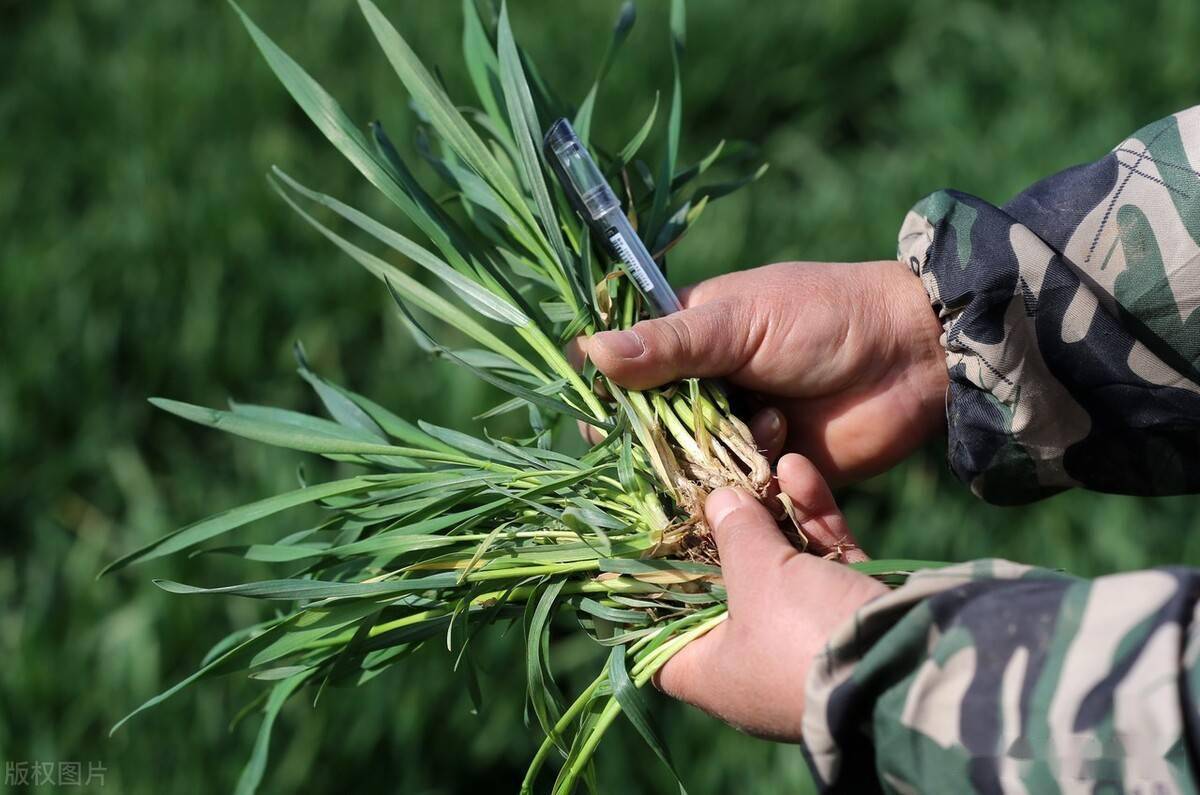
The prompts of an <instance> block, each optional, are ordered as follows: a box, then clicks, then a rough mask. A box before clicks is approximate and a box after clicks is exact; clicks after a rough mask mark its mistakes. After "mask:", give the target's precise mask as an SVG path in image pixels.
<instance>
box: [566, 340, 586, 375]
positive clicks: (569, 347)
mask: <svg viewBox="0 0 1200 795" xmlns="http://www.w3.org/2000/svg"><path fill="white" fill-rule="evenodd" d="M586 343H587V340H585V339H583V338H581V337H575V338H574V339H572V340H571V341H570V342H568V343H567V344H566V345H565V346H564V347H563V353H564V354H566V357H567V361H568V362H569V363H570V365H571V367H572V368H573V369H574V370H575V372H577V373H582V372H583V365H584V363H585V362H586V361H587V349H586V348H585V345H586Z"/></svg>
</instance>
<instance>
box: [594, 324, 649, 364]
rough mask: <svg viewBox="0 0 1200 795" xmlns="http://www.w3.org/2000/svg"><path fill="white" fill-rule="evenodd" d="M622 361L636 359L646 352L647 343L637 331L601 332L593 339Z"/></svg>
mask: <svg viewBox="0 0 1200 795" xmlns="http://www.w3.org/2000/svg"><path fill="white" fill-rule="evenodd" d="M592 341H593V342H598V343H600V344H601V345H603V346H604V347H605V348H607V349H608V350H609V352H610V353H612V354H614V355H616V356H619V357H621V358H622V359H636V358H637V357H639V356H641V355H642V354H643V353H645V352H646V343H644V342H643V341H642V338H641V337H640V336H639V335H638V333H637V332H636V331H601V332H600V333H599V334H597V335H595V336H594V337H593V338H592Z"/></svg>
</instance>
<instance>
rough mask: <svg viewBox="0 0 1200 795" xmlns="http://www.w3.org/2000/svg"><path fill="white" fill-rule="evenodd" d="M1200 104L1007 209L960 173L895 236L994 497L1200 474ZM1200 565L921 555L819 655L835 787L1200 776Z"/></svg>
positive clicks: (1148, 785)
mask: <svg viewBox="0 0 1200 795" xmlns="http://www.w3.org/2000/svg"><path fill="white" fill-rule="evenodd" d="M1198 168H1200V108H1193V109H1190V110H1187V111H1183V112H1181V113H1178V114H1175V115H1174V116H1171V117H1169V118H1166V119H1163V120H1161V121H1158V122H1155V123H1154V124H1151V125H1148V126H1147V127H1144V128H1143V129H1141V130H1139V131H1138V132H1136V133H1135V134H1134V135H1133V136H1132V137H1130V138H1129V139H1127V140H1126V141H1123V142H1122V143H1121V144H1120V145H1119V146H1118V147H1116V148H1115V149H1114V150H1113V151H1112V152H1110V153H1109V154H1108V155H1107V156H1106V157H1104V158H1103V159H1101V160H1099V161H1097V162H1095V163H1092V164H1090V165H1085V166H1078V167H1075V168H1071V169H1068V170H1066V171H1064V172H1062V173H1060V174H1057V175H1055V176H1053V177H1050V178H1049V179H1046V180H1044V181H1042V182H1040V183H1038V184H1036V185H1034V186H1033V187H1031V188H1029V189H1028V190H1027V191H1025V192H1024V193H1022V194H1020V195H1019V196H1017V197H1016V198H1015V199H1013V200H1012V201H1011V202H1009V203H1008V204H1007V205H1005V206H1004V207H1003V208H997V207H995V206H992V205H990V204H988V203H986V202H984V201H981V200H980V199H977V198H974V197H972V196H967V195H965V194H962V193H957V192H954V191H940V192H938V193H935V194H933V195H931V196H929V197H927V198H926V199H924V200H923V201H922V202H920V203H919V204H918V205H917V206H916V207H915V208H914V209H913V211H912V212H910V213H909V215H908V217H907V218H906V219H905V222H904V225H903V228H902V230H901V234H900V256H901V259H902V260H904V261H905V262H907V263H909V264H910V265H911V266H912V268H913V269H914V270H915V271H916V272H917V274H918V275H919V276H920V277H921V279H922V281H923V282H924V284H925V287H926V289H927V290H928V292H929V295H930V297H931V300H932V303H933V306H934V309H935V310H936V311H937V312H938V314H939V317H940V318H941V320H942V324H943V329H944V337H943V344H944V347H945V349H946V356H947V364H948V367H949V370H950V390H949V394H948V395H947V416H948V420H949V433H950V463H951V466H952V468H953V469H954V470H955V472H956V473H957V474H958V475H959V477H961V478H962V479H963V480H964V481H966V482H967V483H969V484H970V486H971V488H972V489H973V490H974V491H975V492H976V493H977V494H979V495H981V496H982V497H984V498H985V499H988V500H990V501H993V502H999V503H1015V502H1023V501H1028V500H1033V499H1037V498H1040V497H1044V496H1047V495H1049V494H1052V493H1054V492H1056V491H1061V490H1063V489H1066V488H1071V487H1073V486H1084V487H1087V488H1092V489H1099V490H1104V491H1115V492H1129V493H1139V494H1172V493H1183V492H1196V491H1200V377H1198V370H1197V365H1198V364H1200V314H1197V313H1196V312H1195V311H1194V310H1195V309H1196V305H1197V302H1200V170H1197V169H1198ZM1198 604H1200V570H1196V569H1160V570H1153V571H1142V572H1135V573H1129V574H1119V575H1114V576H1109V577H1101V578H1099V579H1096V580H1094V581H1092V580H1084V579H1078V578H1074V577H1069V576H1066V575H1062V574H1056V573H1053V572H1048V571H1044V570H1040V569H1032V568H1029V567H1026V566H1020V565H1017V564H1014V563H1008V562H1005V561H979V562H975V563H968V564H963V565H960V566H953V567H950V568H946V569H941V570H938V571H928V572H922V573H920V574H917V575H915V576H914V577H912V578H911V579H910V580H909V581H908V582H907V583H906V584H905V585H904V586H902V587H901V588H899V589H897V590H896V591H894V592H892V593H890V594H887V595H885V596H883V597H881V598H879V599H877V600H875V601H874V602H872V603H870V604H868V605H866V606H865V607H864V608H862V609H861V610H860V611H859V612H858V614H857V615H856V616H855V618H854V619H853V620H852V621H851V622H849V623H848V624H847V625H845V626H843V627H842V628H841V629H840V630H839V632H837V633H836V634H835V636H834V637H833V638H832V639H831V641H830V643H829V645H828V646H827V647H826V649H825V650H824V652H823V653H822V654H821V655H819V656H818V658H817V660H816V661H815V663H814V665H813V668H812V671H811V673H810V676H809V681H808V685H807V705H806V708H805V715H804V730H803V734H804V747H805V752H806V754H807V755H808V758H809V761H810V763H811V767H812V769H813V772H814V775H815V776H816V778H817V781H818V783H819V785H820V787H821V789H822V790H823V791H826V792H839V793H840V792H845V793H870V792H881V791H883V792H891V793H902V794H907V793H955V794H957V793H969V792H979V793H1000V792H1016V793H1034V794H1037V793H1050V792H1068V793H1073V792H1080V793H1083V792H1087V793H1119V792H1130V793H1147V794H1148V795H1158V793H1176V792H1179V793H1197V792H1200V784H1198V783H1197V782H1198V781H1200V614H1197V609H1198Z"/></svg>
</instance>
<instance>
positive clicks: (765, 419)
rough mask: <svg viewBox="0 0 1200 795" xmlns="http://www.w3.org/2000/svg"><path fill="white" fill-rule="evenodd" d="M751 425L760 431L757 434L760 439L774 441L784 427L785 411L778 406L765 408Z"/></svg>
mask: <svg viewBox="0 0 1200 795" xmlns="http://www.w3.org/2000/svg"><path fill="white" fill-rule="evenodd" d="M750 425H751V427H752V428H753V429H754V430H755V431H757V432H758V433H757V434H756V436H758V438H759V440H760V441H772V440H774V439H775V438H776V437H778V436H779V432H780V430H782V429H783V412H781V411H780V410H779V409H776V408H770V409H763V410H762V411H760V412H759V413H758V416H756V417H755V418H754V420H753V422H751V424H750Z"/></svg>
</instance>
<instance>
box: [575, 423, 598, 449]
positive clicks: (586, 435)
mask: <svg viewBox="0 0 1200 795" xmlns="http://www.w3.org/2000/svg"><path fill="white" fill-rule="evenodd" d="M575 424H576V425H578V426H579V435H580V436H582V437H583V440H584V441H585V442H587V443H588V444H600V443H601V442H603V441H604V432H603V431H601V430H600V429H599V428H597V427H596V426H595V425H588V424H587V423H586V422H584V421H583V420H575Z"/></svg>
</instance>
